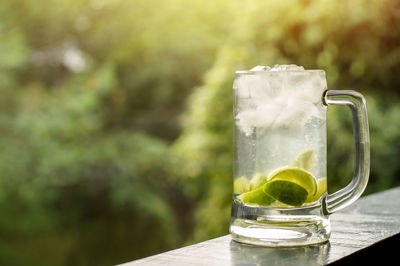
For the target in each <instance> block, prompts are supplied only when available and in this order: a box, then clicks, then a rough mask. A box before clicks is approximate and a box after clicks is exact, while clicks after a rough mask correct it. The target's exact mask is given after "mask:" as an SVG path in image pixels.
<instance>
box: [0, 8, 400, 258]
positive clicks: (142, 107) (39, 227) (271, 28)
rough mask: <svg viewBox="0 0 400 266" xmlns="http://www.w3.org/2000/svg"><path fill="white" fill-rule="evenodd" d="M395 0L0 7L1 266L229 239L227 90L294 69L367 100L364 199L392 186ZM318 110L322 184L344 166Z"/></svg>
mask: <svg viewBox="0 0 400 266" xmlns="http://www.w3.org/2000/svg"><path fill="white" fill-rule="evenodd" d="M399 25H400V6H399V4H398V2H397V1H395V0H383V1H382V0H373V1H367V0H355V1H345V0H339V1H328V0H320V1H317V0H291V1H280V0H271V1H261V0H246V1H243V0H242V1H237V0H234V1H225V0H223V1H216V2H215V1H200V0H194V1H184V0H171V1H161V0H152V1H146V0H136V1H122V0H114V1H112V0H109V1H107V0H90V1H89V0H57V1H54V0H46V1H40V2H39V1H33V0H15V1H2V2H1V4H0V36H1V42H0V95H1V96H0V145H1V146H0V147H1V149H0V213H1V218H0V239H1V240H0V264H2V265H26V264H29V265H109V264H116V263H122V262H125V261H129V260H133V259H135V258H140V257H143V256H147V255H151V254H154V253H158V252H161V251H164V250H167V249H172V248H175V247H179V246H182V245H184V244H189V243H192V242H195V241H200V240H205V239H209V238H211V237H215V236H219V235H222V234H226V233H228V231H227V230H228V223H229V215H230V199H231V191H232V148H233V147H232V126H233V124H232V122H233V119H232V115H231V114H232V81H233V73H234V71H236V70H238V69H249V68H251V67H253V66H255V65H260V64H262V65H274V64H277V63H279V64H285V63H295V64H298V65H303V66H305V67H306V68H321V69H324V70H325V71H326V72H327V78H328V87H329V88H331V89H355V90H358V91H360V92H362V93H363V94H364V95H366V98H367V105H368V113H369V122H370V135H371V178H370V183H369V186H368V188H367V193H372V192H376V191H380V190H384V189H388V188H390V187H393V186H396V185H399V184H400V180H399V174H400V164H399V163H398V158H400V145H399V143H400V131H399V128H400V119H399V117H400V106H399V105H398V101H399V96H400V94H399V91H398V89H397V88H399V85H400V26H399ZM352 142H353V136H352V131H351V117H350V112H349V111H348V110H346V109H344V108H336V107H330V108H329V111H328V160H329V163H328V166H329V168H328V176H329V181H328V182H329V191H330V192H332V191H335V190H337V189H338V188H340V187H343V186H344V185H345V184H346V183H347V182H349V180H350V178H351V175H352V171H353V161H352V158H353V157H352V152H353V151H352Z"/></svg>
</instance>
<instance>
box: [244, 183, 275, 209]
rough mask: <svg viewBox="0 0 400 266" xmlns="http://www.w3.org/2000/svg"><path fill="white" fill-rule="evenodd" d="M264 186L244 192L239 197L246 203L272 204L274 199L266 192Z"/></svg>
mask: <svg viewBox="0 0 400 266" xmlns="http://www.w3.org/2000/svg"><path fill="white" fill-rule="evenodd" d="M263 188H264V187H263V186H261V187H259V188H257V189H255V190H252V191H249V192H246V193H243V194H241V195H240V196H239V197H238V198H239V199H240V200H242V202H243V203H246V204H257V205H263V206H267V205H269V204H271V203H272V202H273V201H274V199H273V198H271V197H270V196H268V195H267V194H265V193H264V191H263Z"/></svg>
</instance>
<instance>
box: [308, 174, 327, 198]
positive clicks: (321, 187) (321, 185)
mask: <svg viewBox="0 0 400 266" xmlns="http://www.w3.org/2000/svg"><path fill="white" fill-rule="evenodd" d="M325 192H327V181H326V177H324V178H319V179H318V188H317V193H315V195H314V196H311V195H309V196H308V197H307V199H306V202H313V201H317V200H319V198H320V197H321V196H322V194H324V193H325Z"/></svg>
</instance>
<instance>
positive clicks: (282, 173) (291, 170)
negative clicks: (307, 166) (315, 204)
mask: <svg viewBox="0 0 400 266" xmlns="http://www.w3.org/2000/svg"><path fill="white" fill-rule="evenodd" d="M268 180H270V181H275V180H282V181H289V182H292V183H295V184H297V185H299V186H301V187H302V188H304V189H305V190H306V191H307V194H308V195H311V196H314V195H315V194H316V193H317V180H316V179H315V177H314V176H313V175H312V174H311V173H310V172H308V171H306V170H304V169H301V168H295V167H285V168H280V169H278V170H275V171H274V172H272V173H271V174H270V176H269V177H268Z"/></svg>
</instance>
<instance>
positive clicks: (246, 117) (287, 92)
mask: <svg viewBox="0 0 400 266" xmlns="http://www.w3.org/2000/svg"><path fill="white" fill-rule="evenodd" d="M252 71H254V72H255V73H247V74H244V75H242V76H239V77H238V78H237V79H236V80H235V84H234V88H235V89H236V90H237V95H238V97H239V98H240V99H239V101H238V103H237V106H236V107H237V109H236V110H235V113H236V116H235V120H236V125H237V126H238V127H239V128H240V129H241V130H242V131H243V132H244V133H245V134H246V135H248V136H249V135H251V134H253V132H255V131H254V129H255V128H257V132H260V133H262V132H263V131H265V130H267V129H273V128H279V127H288V128H295V127H301V126H303V125H304V124H305V123H306V122H307V121H308V120H310V119H312V118H313V117H318V118H321V119H322V118H323V117H324V113H323V108H322V107H321V97H322V93H323V91H324V90H325V89H326V79H325V74H324V72H323V71H304V68H303V67H300V66H296V65H276V66H274V68H272V69H270V68H267V67H264V66H256V67H254V68H253V69H252Z"/></svg>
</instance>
